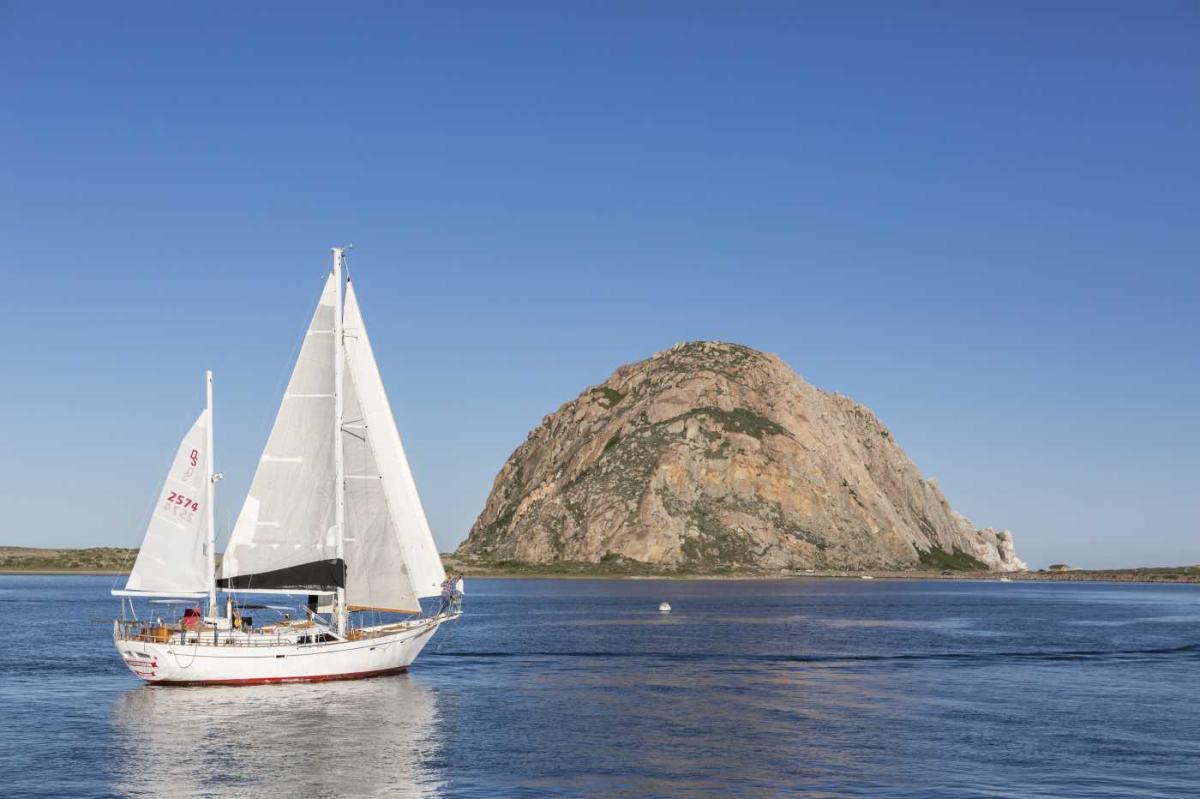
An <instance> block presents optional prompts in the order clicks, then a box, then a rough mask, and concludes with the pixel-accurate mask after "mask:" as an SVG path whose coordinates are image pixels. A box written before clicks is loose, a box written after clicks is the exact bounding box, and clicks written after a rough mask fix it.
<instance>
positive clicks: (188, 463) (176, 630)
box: [112, 248, 461, 685]
mask: <svg viewBox="0 0 1200 799" xmlns="http://www.w3.org/2000/svg"><path fill="white" fill-rule="evenodd" d="M345 274H346V272H345V252H344V249H342V248H334V250H333V267H332V269H331V270H330V272H329V275H328V277H327V278H326V280H325V286H324V289H323V291H322V293H321V298H320V301H319V302H318V304H317V308H316V311H315V313H314V314H313V316H312V321H311V323H310V324H309V326H308V329H307V331H306V332H305V336H304V342H303V344H302V345H301V347H300V353H299V356H298V357H297V359H296V364H295V366H294V368H293V370H292V375H291V379H290V380H289V381H288V385H287V389H286V390H285V392H284V395H283V399H282V401H281V403H280V406H279V411H278V413H277V414H276V417H275V423H274V425H273V427H272V429H271V433H270V435H269V437H268V439H267V444H266V447H265V449H264V450H263V453H262V457H261V458H260V460H259V462H258V467H257V470H256V472H255V475H254V480H253V482H252V484H251V486H250V491H249V494H248V495H247V497H246V500H245V502H244V503H243V505H242V510H241V513H240V514H239V515H238V518H237V521H236V523H235V524H234V528H233V532H232V534H231V536H230V540H229V544H228V546H227V547H226V549H225V553H224V556H223V557H222V559H221V567H220V575H219V576H218V574H217V569H216V563H215V561H216V553H215V543H216V542H215V531H214V518H215V516H214V513H213V509H214V508H213V505H214V495H215V490H216V483H217V481H218V480H220V479H221V475H220V474H219V473H215V472H214V471H213V408H212V373H211V372H208V373H206V375H205V400H206V404H205V408H204V410H203V411H202V412H201V413H200V416H199V417H198V418H197V419H196V422H195V424H193V425H192V427H191V429H190V430H188V433H187V435H185V436H184V438H183V441H182V442H181V444H180V446H179V449H178V450H177V451H176V453H175V459H174V460H173V461H172V464H171V468H170V470H169V472H168V474H167V479H166V482H165V484H164V485H163V487H162V490H161V492H160V494H159V498H158V503H157V504H156V505H155V510H154V513H153V516H152V518H151V520H150V524H149V526H148V527H147V529H146V535H145V539H144V540H143V542H142V547H141V550H140V551H139V552H138V557H137V560H136V562H135V563H134V566H133V570H132V571H131V573H130V575H129V578H128V581H127V582H126V584H125V587H124V588H122V589H114V590H113V592H112V593H113V594H114V595H116V596H119V597H121V598H122V600H121V601H122V617H123V618H121V619H116V620H114V622H113V642H114V644H115V645H116V648H117V652H118V653H119V654H120V656H121V658H122V659H123V660H124V662H125V664H126V665H127V666H128V667H129V669H130V670H131V671H132V672H133V673H134V674H136V675H137V676H138V677H140V678H142V679H143V680H145V681H147V682H149V683H153V684H160V685H210V684H226V685H230V684H258V683H275V682H308V681H318V680H339V679H354V678H360V677H372V676H376V675H382V674H391V673H395V672H400V671H404V670H405V669H407V668H408V666H409V665H410V664H411V663H412V662H413V660H414V659H415V658H416V657H417V655H418V654H419V653H420V652H421V649H422V648H423V647H424V646H425V645H426V644H427V643H428V642H429V640H430V638H431V637H432V636H433V635H434V633H435V632H436V631H437V630H438V628H439V627H440V626H441V624H443V623H444V622H446V621H449V620H452V619H456V618H458V617H459V616H460V615H461V609H460V607H459V605H458V602H457V597H458V596H459V594H457V593H455V592H453V591H451V592H449V594H450V597H449V598H450V599H451V601H449V602H447V601H445V598H446V596H447V594H446V592H444V591H443V589H442V585H443V583H444V581H445V580H446V574H445V570H444V569H443V566H442V562H441V558H440V556H439V555H438V551H437V546H436V545H435V544H434V541H433V535H432V534H431V532H430V529H429V523H428V521H427V520H426V518H425V512H424V510H423V508H422V506H421V499H420V497H419V495H418V494H417V488H416V484H415V482H414V481H413V476H412V472H411V471H410V469H409V465H408V460H407V458H406V457H405V454H404V447H403V445H402V444H401V442H400V434H399V431H398V430H397V429H396V423H395V420H394V418H393V416H392V411H391V406H390V405H389V403H388V398H387V393H386V392H385V391H384V387H383V380H382V379H381V377H380V374H379V369H378V367H377V365H376V362H375V356H374V354H373V352H372V350H371V343H370V339H369V338H368V337H367V329H366V325H365V323H364V322H363V317H362V312H361V310H360V308H359V305H358V299H357V296H356V295H355V291H354V286H353V284H352V283H351V281H350V280H349V277H348V275H347V276H346V277H345V278H343V275H345ZM221 594H224V601H223V602H222V601H221V599H220V595H221ZM242 594H259V595H262V594H267V595H270V594H286V595H300V596H303V597H305V599H306V604H304V605H298V606H297V607H296V608H295V610H296V611H297V615H296V617H295V618H293V617H292V615H291V614H290V613H286V614H284V615H283V617H282V618H280V619H277V620H275V621H273V622H272V623H269V624H258V625H257V626H256V625H255V623H254V622H255V619H254V618H253V617H248V616H246V615H244V611H245V609H246V606H245V605H242V606H241V607H240V608H239V605H238V601H237V597H238V596H239V595H242ZM439 594H441V595H442V596H443V597H444V601H443V603H442V608H441V609H440V610H439V611H438V612H437V613H435V614H431V615H426V614H423V613H422V608H421V602H420V601H421V599H423V598H428V597H434V596H438V595H439ZM139 598H143V599H146V598H148V599H149V601H150V602H157V603H183V604H187V605H196V607H188V608H187V609H186V611H185V613H184V615H183V617H182V619H180V620H179V621H177V622H164V621H162V619H161V618H159V617H154V615H153V613H151V617H149V618H142V619H139V618H138V617H137V607H136V605H135V604H134V601H135V599H139ZM204 600H206V601H207V608H206V609H205V608H201V607H200V606H199V602H201V601H204ZM255 607H258V608H268V607H274V606H263V605H258V606H255ZM130 617H132V618H130ZM370 622H373V623H370Z"/></svg>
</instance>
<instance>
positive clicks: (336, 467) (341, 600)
mask: <svg viewBox="0 0 1200 799" xmlns="http://www.w3.org/2000/svg"><path fill="white" fill-rule="evenodd" d="M345 253H346V251H345V249H343V248H342V247H334V248H333V282H334V284H335V285H336V287H337V288H336V290H335V294H334V297H335V302H334V304H333V347H334V350H333V518H334V536H335V537H334V541H335V542H336V546H337V559H338V560H340V561H341V562H342V563H343V564H345V557H346V555H345V537H346V466H345V463H344V460H343V451H342V403H343V401H344V399H345V398H344V397H343V396H342V369H343V360H344V356H343V353H344V350H345V342H344V341H342V260H343V259H344V258H345ZM343 568H344V566H343ZM343 582H345V581H344V580H343ZM348 615H349V614H348V613H347V610H346V588H345V586H339V587H338V589H337V633H338V635H345V634H346V627H347V622H348V621H349V619H348Z"/></svg>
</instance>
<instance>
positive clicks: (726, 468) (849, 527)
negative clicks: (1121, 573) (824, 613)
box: [459, 342, 1025, 573]
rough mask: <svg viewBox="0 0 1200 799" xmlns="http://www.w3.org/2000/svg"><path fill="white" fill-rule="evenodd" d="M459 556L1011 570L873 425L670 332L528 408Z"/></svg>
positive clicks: (858, 412)
mask: <svg viewBox="0 0 1200 799" xmlns="http://www.w3.org/2000/svg"><path fill="white" fill-rule="evenodd" d="M459 555H461V556H463V557H465V558H468V559H474V560H478V561H486V562H505V561H514V562H520V563H534V564H547V563H554V562H562V561H574V562H601V561H606V562H614V561H620V562H624V561H639V562H641V563H644V564H650V565H652V566H655V567H659V568H664V569H670V570H678V571H683V572H719V571H757V572H776V573H778V572H779V571H781V570H802V569H822V570H823V569H920V568H926V569H943V568H951V569H993V570H1000V571H1016V570H1021V569H1024V568H1025V564H1024V563H1022V562H1021V561H1020V560H1018V559H1017V557H1016V553H1015V551H1014V549H1013V541H1012V535H1011V534H1010V533H1008V532H1007V531H1000V532H997V531H995V530H992V529H990V528H989V529H985V530H976V529H975V526H974V525H973V524H971V522H970V521H969V520H968V519H966V518H965V517H964V516H962V515H960V514H958V513H956V512H955V511H954V510H953V509H951V507H950V505H949V503H947V502H946V499H945V497H943V496H942V494H941V491H939V490H938V487H937V486H936V484H935V483H934V482H933V481H931V480H925V479H923V478H922V476H921V474H920V472H918V471H917V467H916V466H915V465H914V464H913V462H912V461H911V460H909V459H908V456H906V455H905V454H904V452H903V451H902V450H901V449H900V447H899V446H898V445H897V444H896V442H895V441H894V440H893V438H892V435H891V433H890V432H889V431H888V429H887V428H886V427H884V425H883V424H882V423H881V422H880V421H879V420H878V419H877V418H876V417H875V415H874V414H872V413H871V412H870V411H869V410H867V409H866V408H865V407H863V406H862V405H859V404H858V403H856V402H854V401H853V400H851V399H849V398H848V397H844V396H841V395H839V394H832V393H829V392H826V391H822V390H820V389H817V388H814V387H813V386H810V385H809V384H808V383H806V382H804V380H802V379H801V378H800V377H799V376H798V375H797V374H796V373H795V372H793V371H792V370H791V369H790V368H788V366H787V365H786V364H785V363H783V361H781V360H780V359H779V358H778V357H776V356H774V355H769V354H766V353H762V352H758V351H757V350H753V349H750V348H748V347H743V346H739V345H736V344H726V343H719V342H693V343H688V344H678V345H676V346H674V347H672V348H671V349H669V350H666V351H664V352H660V353H658V354H656V355H654V356H653V357H652V358H649V359H647V360H644V361H640V362H638V363H634V364H629V365H626V366H622V367H621V368H619V369H618V370H617V371H616V372H614V373H613V375H612V376H611V377H610V378H609V379H608V380H607V381H605V382H604V383H603V384H601V385H599V386H595V387H593V388H589V389H588V390H586V391H584V392H583V393H582V394H580V395H579V397H577V398H576V399H575V400H573V401H571V402H568V403H567V404H566V405H563V406H562V407H561V408H559V409H558V410H557V411H556V412H554V413H552V414H550V415H549V416H547V417H545V418H544V419H543V420H542V424H541V425H540V426H539V427H538V428H537V429H535V430H533V431H532V432H531V433H530V434H529V436H528V438H527V439H526V441H525V442H524V443H523V444H521V446H519V447H518V448H517V450H516V452H514V453H513V454H512V456H511V457H510V458H509V459H508V462H507V463H506V464H505V465H504V468H503V469H501V470H500V474H499V475H498V476H497V477H496V481H495V484H494V485H493V487H492V492H491V495H490V496H489V497H488V500H487V504H486V506H485V507H484V510H483V513H481V514H480V516H479V518H478V519H477V520H476V522H475V524H474V526H473V527H472V528H471V533H470V536H469V537H468V538H467V540H466V541H465V542H464V543H463V545H462V546H461V547H460V548H459Z"/></svg>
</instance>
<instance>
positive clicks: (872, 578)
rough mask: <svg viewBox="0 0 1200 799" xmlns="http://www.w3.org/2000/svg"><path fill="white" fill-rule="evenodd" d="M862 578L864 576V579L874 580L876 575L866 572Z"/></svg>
mask: <svg viewBox="0 0 1200 799" xmlns="http://www.w3.org/2000/svg"><path fill="white" fill-rule="evenodd" d="M862 578H863V579H864V580H874V579H875V578H874V577H872V576H871V575H869V574H864V575H862Z"/></svg>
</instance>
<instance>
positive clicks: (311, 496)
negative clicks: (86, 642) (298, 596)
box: [221, 275, 337, 588]
mask: <svg viewBox="0 0 1200 799" xmlns="http://www.w3.org/2000/svg"><path fill="white" fill-rule="evenodd" d="M336 287H337V286H336V283H335V282H334V278H333V275H330V276H329V278H328V279H327V280H326V281H325V288H324V291H323V292H322V293H321V299H320V302H319V303H318V305H317V310H316V312H315V313H314V314H313V317H312V322H311V323H310V324H309V326H308V332H307V333H306V335H305V337H304V344H303V345H302V346H301V348H300V355H299V357H298V358H297V360H296V366H295V368H294V369H293V371H292V376H291V379H290V380H289V381H288V386H287V391H286V392H285V393H284V396H283V401H282V403H281V404H280V406H279V413H278V414H277V415H276V417H275V424H274V426H273V427H272V428H271V435H270V436H269V438H268V439H267V446H266V449H265V450H264V451H263V454H262V459H261V460H260V461H259V464H258V469H257V470H256V471H255V473H254V482H253V483H252V484H251V486H250V493H249V494H248V495H247V497H246V502H245V504H244V505H243V506H242V511H241V513H240V514H239V515H238V519H237V523H236V524H235V525H234V530H233V534H232V535H231V537H230V540H229V546H228V547H227V548H226V550H225V557H224V558H223V562H222V564H221V565H222V568H221V575H222V580H221V585H222V586H235V585H236V586H237V587H243V588H245V587H254V586H255V585H257V586H258V587H261V588H284V587H301V586H300V585H299V583H298V582H297V581H296V580H295V579H288V578H289V576H290V577H291V578H295V577H301V578H305V577H306V576H307V575H308V574H309V573H310V572H312V571H314V569H313V568H300V569H298V571H297V572H296V573H294V574H291V575H289V572H288V571H286V570H287V569H288V568H289V567H308V566H309V564H318V563H319V562H325V561H330V560H332V559H334V558H335V557H336V551H337V548H336V540H335V529H334V506H333V503H334V463H333V439H334V435H333V431H334V426H333V408H334V395H333V392H334V377H333V373H334V370H333V364H334V360H333V359H334V357H335V353H336V350H337V347H336V345H335V342H334V335H333V323H334V312H335V305H336V299H335V292H336ZM317 571H320V570H319V569H317ZM268 572H270V573H273V574H271V575H270V577H268V576H267V574H266V573H268ZM322 573H329V570H326V571H325V572H322ZM281 576H282V578H283V579H282V580H281V579H277V578H280V577H281ZM279 582H283V583H287V585H276V584H275V583H279ZM300 582H303V583H305V584H306V585H307V583H308V582H311V581H310V580H307V579H301V580H300ZM311 587H314V588H315V587H319V586H316V585H313V586H311Z"/></svg>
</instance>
